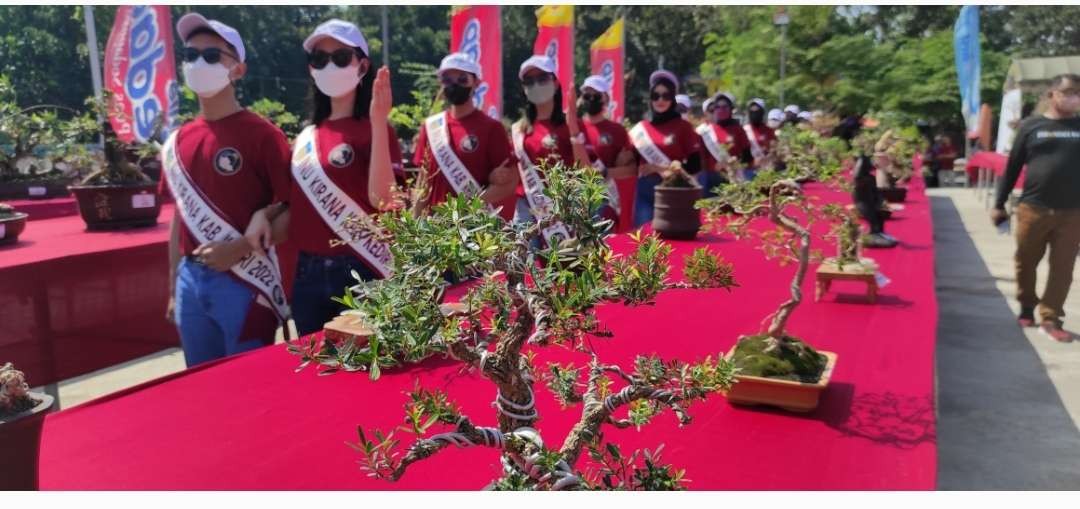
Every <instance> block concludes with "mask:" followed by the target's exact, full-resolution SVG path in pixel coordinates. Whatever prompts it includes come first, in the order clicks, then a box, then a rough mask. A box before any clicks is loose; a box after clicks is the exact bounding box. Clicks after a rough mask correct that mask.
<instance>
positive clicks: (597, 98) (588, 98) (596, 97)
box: [581, 94, 604, 102]
mask: <svg viewBox="0 0 1080 509" xmlns="http://www.w3.org/2000/svg"><path fill="white" fill-rule="evenodd" d="M581 98H582V99H584V100H586V101H590V102H591V101H603V100H604V97H603V96H601V95H600V94H582V95H581Z"/></svg>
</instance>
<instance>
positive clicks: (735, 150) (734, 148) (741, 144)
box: [702, 122, 750, 171]
mask: <svg viewBox="0 0 1080 509" xmlns="http://www.w3.org/2000/svg"><path fill="white" fill-rule="evenodd" d="M709 127H710V128H711V129H712V130H713V132H715V133H716V140H717V141H718V142H719V143H720V144H721V145H727V146H728V154H729V155H730V156H731V157H733V158H735V159H738V158H740V157H742V155H743V152H745V151H746V150H748V149H749V148H750V138H748V137H747V136H746V131H744V130H743V127H742V126H741V125H739V124H738V123H735V122H732V123H730V124H728V125H723V126H721V125H717V124H709ZM702 143H703V144H704V142H702ZM702 152H703V153H704V154H705V157H704V158H703V159H702V161H703V162H704V163H705V164H704V167H705V168H706V169H708V170H709V171H713V170H714V169H715V168H716V158H715V157H713V155H712V152H709V149H708V148H707V147H704V146H703V147H702Z"/></svg>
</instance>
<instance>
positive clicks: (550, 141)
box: [541, 134, 559, 150]
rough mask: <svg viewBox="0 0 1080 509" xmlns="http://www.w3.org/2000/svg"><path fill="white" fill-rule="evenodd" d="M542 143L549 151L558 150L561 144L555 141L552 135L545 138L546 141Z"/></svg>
mask: <svg viewBox="0 0 1080 509" xmlns="http://www.w3.org/2000/svg"><path fill="white" fill-rule="evenodd" d="M541 143H543V145H544V148H546V149H549V150H551V149H555V148H558V146H559V143H558V142H557V141H555V137H554V136H552V135H550V134H549V135H547V136H544V139H543V140H542V141H541Z"/></svg>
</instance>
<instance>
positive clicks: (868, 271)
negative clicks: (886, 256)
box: [814, 258, 878, 304]
mask: <svg viewBox="0 0 1080 509" xmlns="http://www.w3.org/2000/svg"><path fill="white" fill-rule="evenodd" d="M876 272H877V264H875V263H874V262H873V260H869V259H861V260H860V261H859V262H858V263H845V264H843V267H841V266H840V265H838V264H837V263H836V259H834V258H829V259H827V260H825V261H824V262H823V263H822V264H821V265H820V266H819V267H818V269H817V278H816V284H815V292H814V300H815V301H819V300H821V297H822V296H824V295H825V293H826V292H828V291H829V287H830V286H831V285H832V282H833V281H862V282H865V283H866V297H867V299H868V300H869V301H870V303H871V304H873V303H875V302H877V291H878V285H877V279H875V277H874V274H875V273H876Z"/></svg>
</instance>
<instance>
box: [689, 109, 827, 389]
mask: <svg viewBox="0 0 1080 509" xmlns="http://www.w3.org/2000/svg"><path fill="white" fill-rule="evenodd" d="M777 153H778V155H779V159H780V161H782V162H783V164H784V169H783V170H778V169H776V168H772V169H767V170H764V171H761V172H759V173H758V175H757V177H756V178H754V179H753V180H750V181H745V182H737V183H731V184H726V185H724V186H722V187H720V188H719V189H718V191H719V193H718V195H717V196H715V197H712V198H706V199H704V200H700V201H699V202H698V207H699V208H701V209H703V210H704V211H705V212H706V225H705V228H708V229H713V230H717V231H727V232H729V233H731V234H732V235H734V236H735V237H736V238H737V239H745V238H748V237H754V238H756V239H757V240H758V241H760V243H761V248H762V250H763V251H764V252H765V255H766V257H768V258H770V259H772V258H776V259H779V260H780V263H781V264H785V265H786V264H788V263H795V264H796V269H795V274H794V276H793V277H792V279H791V283H790V292H791V296H790V298H788V299H787V300H786V301H784V302H783V303H782V304H780V306H779V307H778V308H777V310H776V311H775V312H773V313H772V314H770V315H769V316H767V317H766V318H765V319H764V320H763V321H762V323H763V325H764V330H763V331H762V333H760V334H757V335H753V336H746V337H743V338H740V340H739V343H738V344H737V346H736V348H735V352H734V355H733V357H732V361H733V362H734V363H735V365H736V367H738V368H739V370H740V373H741V374H746V375H752V376H762V377H772V378H782V379H789V380H796V381H803V382H809V383H812V382H815V381H817V379H818V377H819V376H820V375H821V373H822V371H823V370H824V368H825V363H826V359H825V357H824V356H823V355H821V354H819V353H818V352H816V351H815V350H814V349H813V348H812V347H810V346H809V345H808V344H806V343H804V342H803V341H801V340H799V339H798V338H796V337H794V336H792V335H790V334H789V332H788V330H787V323H788V320H789V319H790V318H791V315H792V313H794V312H795V309H796V308H798V306H799V304H801V303H802V300H803V294H802V283H803V280H804V279H805V278H806V273H807V270H808V268H809V265H810V263H811V261H812V260H817V259H820V258H821V255H820V254H819V253H817V252H812V251H811V241H812V238H813V234H812V227H813V225H814V223H815V222H817V221H820V220H828V219H831V218H836V217H838V215H839V209H838V207H837V206H835V205H824V206H821V205H819V204H817V203H816V200H814V199H812V198H811V197H809V196H807V195H806V194H805V193H804V191H803V188H802V185H801V184H800V183H799V182H805V181H818V182H822V183H824V184H826V185H832V186H836V185H840V183H839V180H838V174H839V170H840V166H841V157H842V154H843V146H842V142H840V141H839V140H836V139H828V138H824V137H822V136H820V135H819V134H818V133H816V132H814V131H811V130H798V129H791V128H788V129H784V130H783V131H781V132H780V135H779V138H778V141H777ZM759 217H765V218H767V219H768V220H769V222H771V223H772V225H773V228H771V229H766V230H759V229H754V228H750V227H749V223H750V221H752V220H753V219H755V218H759Z"/></svg>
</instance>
